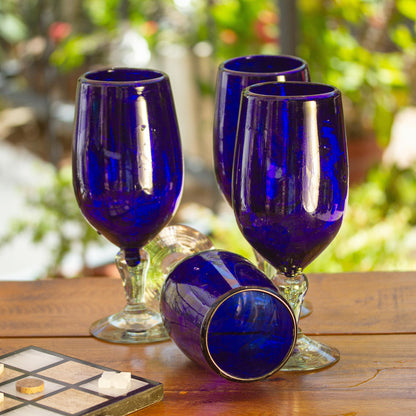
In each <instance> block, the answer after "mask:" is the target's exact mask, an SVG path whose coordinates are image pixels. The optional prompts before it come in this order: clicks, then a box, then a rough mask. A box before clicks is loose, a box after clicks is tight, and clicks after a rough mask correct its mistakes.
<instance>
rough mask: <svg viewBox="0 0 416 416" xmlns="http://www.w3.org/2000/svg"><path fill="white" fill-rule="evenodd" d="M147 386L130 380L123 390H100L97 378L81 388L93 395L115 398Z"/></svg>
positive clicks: (133, 379)
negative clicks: (93, 393) (91, 392)
mask: <svg viewBox="0 0 416 416" xmlns="http://www.w3.org/2000/svg"><path fill="white" fill-rule="evenodd" d="M146 385H148V383H146V382H144V381H141V380H136V379H135V378H132V379H131V380H130V383H128V386H127V387H126V388H125V389H115V388H113V387H110V388H100V387H99V386H98V378H97V379H95V380H92V381H90V382H88V383H85V384H83V385H82V386H81V387H82V388H84V389H87V390H90V391H93V392H95V393H99V394H105V395H106V396H111V397H117V396H125V395H126V394H128V393H130V392H131V391H133V390H137V389H139V388H141V387H143V386H146Z"/></svg>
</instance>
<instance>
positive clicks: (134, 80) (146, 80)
mask: <svg viewBox="0 0 416 416" xmlns="http://www.w3.org/2000/svg"><path fill="white" fill-rule="evenodd" d="M115 73H119V74H120V75H121V73H125V74H127V73H130V74H131V75H133V74H136V75H137V76H135V77H133V76H132V77H131V78H130V79H126V80H124V79H121V78H120V79H115V78H114V79H111V77H110V76H108V77H104V75H105V74H108V75H110V74H115ZM139 74H142V76H139ZM146 74H147V76H145V75H146ZM99 75H100V76H99ZM98 76H99V77H98ZM101 76H103V77H101ZM94 77H97V78H94ZM168 78H169V77H168V75H167V74H166V73H165V72H163V71H160V70H158V69H153V68H134V67H124V66H120V67H117V66H114V67H104V68H100V69H96V70H92V71H88V72H85V73H84V74H83V75H81V76H80V77H79V81H80V82H82V83H85V84H106V85H136V84H140V85H142V84H153V83H157V82H160V81H162V80H164V79H168Z"/></svg>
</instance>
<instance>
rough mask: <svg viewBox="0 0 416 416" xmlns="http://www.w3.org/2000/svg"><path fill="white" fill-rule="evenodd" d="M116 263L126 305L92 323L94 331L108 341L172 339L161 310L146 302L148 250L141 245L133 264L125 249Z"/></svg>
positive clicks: (133, 342) (131, 341) (98, 336)
mask: <svg viewBox="0 0 416 416" xmlns="http://www.w3.org/2000/svg"><path fill="white" fill-rule="evenodd" d="M129 254H131V253H129ZM137 254H138V253H136V255H137ZM136 261H137V260H135V259H132V258H130V263H131V264H135V263H136ZM116 265H117V268H118V270H119V272H120V276H121V279H122V281H123V286H124V290H125V294H126V299H127V305H126V306H125V308H124V309H123V310H122V311H121V312H118V313H115V314H113V315H110V316H108V317H106V318H103V319H100V320H99V321H97V322H95V323H93V324H92V326H91V328H90V332H91V334H93V335H94V336H95V337H97V338H99V339H102V340H105V341H109V342H117V343H122V344H137V343H148V342H156V341H164V340H167V339H169V336H168V333H167V332H166V329H165V327H164V326H163V323H162V318H161V316H160V313H159V312H157V311H154V310H151V309H149V308H148V307H147V306H146V303H145V293H146V275H147V271H148V269H149V265H150V256H149V254H148V253H147V252H146V251H145V250H143V249H141V250H140V261H139V262H137V263H136V265H134V266H133V265H129V264H128V263H127V261H126V253H125V252H124V251H123V250H122V251H120V252H119V253H118V254H117V256H116Z"/></svg>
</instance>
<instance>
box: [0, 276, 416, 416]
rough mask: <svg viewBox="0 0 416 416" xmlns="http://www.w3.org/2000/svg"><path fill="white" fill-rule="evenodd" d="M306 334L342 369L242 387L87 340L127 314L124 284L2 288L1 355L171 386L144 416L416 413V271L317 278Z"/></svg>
mask: <svg viewBox="0 0 416 416" xmlns="http://www.w3.org/2000/svg"><path fill="white" fill-rule="evenodd" d="M309 281H310V290H309V293H308V296H307V298H308V299H309V300H310V301H311V302H312V304H313V313H312V315H311V316H309V317H307V318H305V319H302V321H301V327H302V328H303V330H304V332H305V333H307V334H310V335H313V336H314V337H315V338H316V339H318V340H321V341H324V342H326V343H328V344H330V345H333V346H335V347H337V348H338V349H339V350H340V352H341V360H340V361H339V362H338V363H337V364H336V365H334V366H333V367H331V368H329V369H326V370H323V371H320V372H312V373H285V372H278V373H276V374H275V375H274V376H272V377H271V378H269V379H267V380H265V381H261V382H256V383H244V384H240V383H233V382H229V381H226V380H224V379H222V378H220V377H218V376H216V375H214V374H211V373H210V372H208V371H205V370H203V369H200V368H199V367H197V366H196V365H195V364H193V363H192V362H191V361H189V360H188V359H187V358H186V357H185V356H184V355H183V354H182V353H181V352H180V351H179V350H178V348H177V347H176V346H175V345H174V344H173V343H172V342H161V343H156V344H148V345H116V344H109V343H105V342H101V341H98V340H96V339H94V338H92V337H91V336H89V333H88V327H89V324H90V323H91V322H93V321H94V320H96V319H98V318H100V317H102V316H104V315H106V314H110V313H113V312H115V311H117V310H119V309H120V308H122V307H123V306H124V294H123V289H122V286H121V282H120V280H118V279H106V278H81V279H76V280H43V281H35V282H0V353H1V354H4V353H7V352H10V351H13V350H15V349H18V348H21V347H25V346H28V345H36V346H39V347H43V348H47V349H51V350H55V351H57V352H60V353H62V354H67V355H71V356H74V357H76V358H80V359H83V360H88V361H92V362H94V363H97V364H100V365H104V366H109V367H111V368H115V369H118V370H120V371H132V372H133V373H135V374H137V375H139V376H143V377H146V378H150V379H154V380H158V381H161V382H162V383H163V384H164V389H165V398H164V400H163V402H160V403H157V404H155V405H152V406H150V407H148V408H146V409H143V410H141V411H139V412H136V413H135V414H137V415H142V416H146V415H169V416H175V415H178V416H179V415H187V416H188V415H204V416H207V415H279V416H280V415H283V416H294V415H303V416H305V415H312V416H318V415H319V416H325V415H327V416H364V415H371V416H374V415H376V416H381V415H389V416H391V415H395V416H397V415H406V416H409V415H414V414H416V331H415V329H416V272H394V273H392V272H381V273H342V274H333V275H324V274H322V275H312V276H310V277H309Z"/></svg>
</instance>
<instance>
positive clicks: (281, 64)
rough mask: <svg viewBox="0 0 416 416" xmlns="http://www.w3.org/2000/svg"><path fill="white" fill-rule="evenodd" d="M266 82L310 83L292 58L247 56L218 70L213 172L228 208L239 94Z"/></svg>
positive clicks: (303, 64) (297, 60) (305, 68)
mask: <svg viewBox="0 0 416 416" xmlns="http://www.w3.org/2000/svg"><path fill="white" fill-rule="evenodd" d="M267 81H309V68H308V64H307V63H306V62H305V61H304V60H303V59H300V58H298V57H295V56H286V55H250V56H241V57H237V58H233V59H229V60H227V61H225V62H223V63H222V64H221V65H220V66H219V68H218V74H217V85H216V97H215V113H214V135H213V136H214V168H215V175H216V178H217V183H218V186H219V188H220V190H221V192H222V194H223V195H224V197H225V199H226V200H227V202H228V203H229V204H230V205H231V180H232V172H233V159H234V149H235V139H236V132H237V124H238V113H239V108H240V98H241V92H242V91H243V89H244V88H246V87H248V86H250V85H252V84H257V83H259V82H267Z"/></svg>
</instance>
